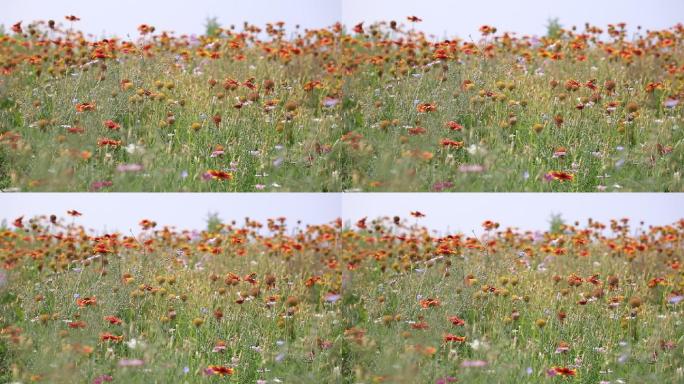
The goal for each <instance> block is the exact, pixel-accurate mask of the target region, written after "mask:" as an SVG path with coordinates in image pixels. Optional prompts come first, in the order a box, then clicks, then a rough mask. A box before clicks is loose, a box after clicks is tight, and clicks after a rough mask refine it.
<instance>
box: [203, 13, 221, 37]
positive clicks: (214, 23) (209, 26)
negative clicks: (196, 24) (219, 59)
mask: <svg viewBox="0 0 684 384" xmlns="http://www.w3.org/2000/svg"><path fill="white" fill-rule="evenodd" d="M204 34H205V35H206V36H210V37H218V36H219V35H221V24H220V23H219V22H218V18H217V17H208V18H207V20H206V21H205V23H204Z"/></svg>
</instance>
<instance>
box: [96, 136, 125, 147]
mask: <svg viewBox="0 0 684 384" xmlns="http://www.w3.org/2000/svg"><path fill="white" fill-rule="evenodd" d="M120 145H121V140H114V139H108V138H106V137H105V138H101V139H99V140H98V141H97V146H98V147H113V148H117V147H119V146H120Z"/></svg>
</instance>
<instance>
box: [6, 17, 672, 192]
mask: <svg viewBox="0 0 684 384" xmlns="http://www.w3.org/2000/svg"><path fill="white" fill-rule="evenodd" d="M24 28H25V30H24V32H26V27H24ZM37 29H38V30H40V29H39V28H37ZM372 30H375V31H376V32H375V33H372V34H371V33H370V31H372ZM585 32H586V31H585ZM50 33H51V35H50V36H52V37H55V36H62V37H64V38H65V39H66V41H72V42H77V41H79V38H80V36H79V35H77V34H76V33H75V32H73V31H72V32H54V31H53V32H50ZM45 36H47V35H45ZM45 36H44V35H43V34H42V32H37V33H36V34H35V35H34V36H33V37H31V36H28V35H25V36H24V37H22V36H20V35H17V34H15V35H12V36H6V37H5V38H4V39H2V40H0V48H1V49H2V52H3V54H2V56H1V57H2V60H3V62H4V64H5V66H6V67H7V68H9V69H10V70H9V74H6V75H4V76H1V77H0V100H2V102H0V134H3V137H2V139H0V143H2V144H3V147H5V151H6V152H7V156H6V157H7V160H6V162H7V171H6V172H3V175H4V174H7V175H9V176H8V177H9V179H8V180H9V187H11V188H18V189H20V190H22V191H86V190H89V189H97V188H93V183H97V182H103V181H105V182H111V186H107V187H104V188H102V190H103V191H258V190H263V191H347V190H362V191H428V190H444V191H589V192H592V191H603V190H606V191H659V192H663V191H682V190H684V184H683V182H682V179H681V172H682V164H684V149H683V146H682V142H683V139H684V130H683V129H682V113H681V111H682V104H683V103H682V102H679V104H677V105H675V106H673V107H666V106H665V104H664V103H665V102H666V101H667V100H679V101H681V99H682V95H683V94H684V81H683V79H684V78H683V76H682V70H681V68H680V67H681V62H682V57H683V56H682V48H681V47H682V45H683V44H682V42H683V41H684V33H683V32H682V31H681V28H679V29H677V28H676V27H675V28H671V29H669V30H664V31H659V32H658V33H655V32H653V33H650V34H642V35H635V36H632V37H631V38H629V37H627V36H626V32H620V31H619V30H618V32H617V34H614V36H612V37H611V36H606V34H605V33H604V34H602V35H600V34H596V33H593V32H591V31H589V32H586V34H585V35H581V34H580V33H579V32H573V31H563V33H562V34H561V37H560V39H559V40H553V39H542V40H541V41H540V42H539V43H535V42H533V41H532V40H530V39H518V40H512V41H511V40H510V39H506V38H504V37H503V36H504V35H503V34H499V35H497V36H496V38H495V37H492V36H487V37H485V38H483V40H481V41H477V42H476V44H475V46H474V47H470V46H469V45H467V44H470V42H468V41H458V42H457V43H456V44H457V48H453V49H452V48H449V47H447V48H446V51H447V53H448V55H447V56H448V57H446V58H441V59H439V60H437V59H436V57H439V56H438V55H439V50H440V48H441V46H436V45H435V44H433V42H429V41H427V40H426V39H425V37H423V36H422V35H421V34H419V33H417V32H410V31H409V32H401V31H395V30H391V29H389V28H387V27H383V26H377V27H373V29H370V28H368V27H367V28H366V34H364V35H361V34H348V33H346V32H345V31H344V29H342V30H340V31H335V30H331V29H325V30H317V31H310V32H308V33H303V32H300V33H299V34H298V35H293V36H290V37H289V38H285V37H279V38H276V39H275V40H273V41H271V40H269V39H264V38H263V34H262V35H255V34H253V33H247V36H248V37H246V38H245V39H244V40H241V39H238V38H237V37H236V35H235V32H232V31H231V33H230V34H228V33H227V32H226V31H223V32H222V34H221V35H220V36H219V37H218V38H208V37H201V38H200V40H199V42H200V43H199V45H195V46H192V45H189V44H195V43H193V42H192V41H190V40H189V39H187V38H170V39H164V38H162V37H160V35H156V36H155V40H152V39H151V38H150V37H149V36H147V37H144V38H142V39H141V40H139V41H137V42H134V43H133V44H134V45H133V47H134V48H132V49H129V50H127V51H126V50H124V49H123V45H122V44H121V43H118V44H117V45H116V46H115V47H114V48H111V49H109V50H106V53H107V55H109V56H111V57H110V58H106V59H97V60H96V61H95V62H93V61H91V59H92V58H93V57H94V56H93V55H95V54H97V52H98V51H96V48H95V47H80V46H79V45H78V44H77V45H76V46H75V47H74V48H73V49H72V53H68V51H67V49H66V48H65V47H59V48H57V47H55V46H54V45H50V46H49V47H47V48H45V51H43V47H40V49H38V48H25V47H23V46H21V45H20V44H21V43H22V42H24V41H27V40H28V41H31V42H34V43H35V42H36V41H38V40H40V39H43V38H44V37H45ZM258 36H260V37H261V38H262V40H259V39H258ZM583 36H584V37H586V38H584V37H583ZM399 38H404V39H405V40H404V43H403V44H400V45H399V44H388V43H387V42H389V41H397V39H399ZM236 41H237V42H240V44H241V46H240V47H239V48H233V47H231V46H230V43H235V42H236ZM596 41H601V42H602V43H601V44H602V45H601V46H600V47H599V46H597V45H596V43H595V42H596ZM671 42H672V44H670V43H671ZM533 43H535V44H538V45H537V46H528V44H533ZM146 44H149V45H150V48H149V49H148V50H147V51H146V52H147V54H143V53H142V52H143V50H142V47H143V46H144V45H146ZM256 44H259V46H258V47H257V46H256ZM202 47H204V49H202ZM263 47H265V49H262V48H263ZM295 47H296V48H299V49H301V53H299V54H296V53H292V52H293V49H294V48H295ZM488 47H490V48H491V49H489V48H488ZM266 49H269V50H270V52H268V53H267V52H266ZM609 50H612V52H608V51H609ZM211 52H215V53H216V55H218V58H216V59H211V58H208V57H207V55H208V54H210V53H211ZM278 52H288V53H287V55H279V54H278ZM36 54H38V55H40V56H41V57H42V61H41V62H40V63H37V64H28V63H27V60H28V59H29V58H31V57H34V56H35V55H36ZM237 55H242V59H241V60H237V59H235V57H236V56H237ZM553 55H562V58H557V59H552V58H549V57H550V56H553ZM557 57H558V56H557ZM578 57H579V58H580V59H585V60H583V61H581V60H579V59H578ZM522 58H525V59H524V60H522ZM373 60H375V61H373ZM250 78H253V79H254V81H253V84H254V87H253V88H254V89H250V88H248V87H246V86H244V85H239V86H238V87H237V88H236V89H224V87H223V84H224V81H225V80H226V79H233V80H236V81H237V82H238V83H239V84H244V82H245V81H246V80H247V79H250ZM211 79H214V80H216V81H217V84H216V85H215V86H213V87H212V86H210V85H209V81H210V80H211ZM123 80H128V81H129V82H130V85H127V86H126V87H127V88H125V89H124V88H123V87H122V83H121V82H122V81H123ZM267 80H268V81H273V89H272V90H268V89H267V87H266V86H265V82H266V81H267ZM569 80H577V81H578V82H579V84H580V85H581V86H580V87H579V89H578V90H576V91H572V90H568V89H566V82H568V81H569ZM590 80H595V82H594V83H593V84H595V87H593V86H592V87H589V86H587V82H588V81H590ZM312 81H320V87H319V88H316V87H314V89H313V90H310V91H307V90H305V87H306V84H307V83H309V84H311V83H310V82H312ZM466 81H470V82H472V87H471V88H467V89H466V88H465V87H463V85H464V82H466ZM554 82H557V85H553V84H555V83H554ZM608 84H614V89H612V87H611V86H610V85H608ZM649 84H651V86H654V84H657V85H658V86H657V87H656V89H655V90H653V91H650V90H649V89H648V87H649ZM591 88H595V89H591ZM256 95H258V99H254V102H249V99H250V98H252V99H253V96H254V97H255V96H256ZM326 97H328V98H330V99H334V100H335V101H336V102H337V104H335V105H334V106H330V107H326V106H325V105H324V101H325V100H326ZM239 100H241V101H239ZM84 102H90V103H95V104H96V108H95V110H93V111H86V112H82V113H79V112H77V111H76V108H75V104H76V103H84ZM267 102H272V103H273V108H272V109H270V110H267V109H269V108H265V106H266V103H267ZM416 103H433V104H435V106H436V111H434V112H428V113H419V112H418V111H417V108H416ZM610 103H613V105H614V108H609V107H610V105H609V104H610ZM236 104H240V105H241V108H239V109H237V108H235V105H236ZM578 104H582V105H583V106H584V107H583V109H582V110H579V109H577V106H578ZM287 107H290V110H288V108H287ZM609 109H611V110H610V111H609ZM216 115H220V116H221V122H220V124H218V125H216V124H215V123H214V122H213V117H214V116H216ZM556 116H561V117H562V119H563V122H562V124H560V125H557V124H556V123H555V121H554V118H555V117H556ZM106 120H113V121H114V122H116V123H117V124H119V125H120V126H121V128H120V129H119V130H117V131H111V130H109V129H108V128H106V127H105V126H104V125H103V123H104V121H106ZM448 121H455V122H458V123H459V124H461V125H462V126H463V127H464V128H463V129H462V130H461V131H451V130H449V129H448V128H446V127H445V123H446V122H448ZM169 122H171V123H169ZM193 124H196V127H199V128H198V130H197V131H195V130H194V129H192V128H191V126H192V125H193ZM66 126H69V127H74V126H78V127H81V128H83V129H84V132H83V133H68V132H67V128H65V127H66ZM416 126H420V127H423V128H425V130H426V131H425V133H424V134H421V135H410V134H409V128H413V127H416ZM105 137H106V138H111V139H114V140H120V141H121V146H120V147H118V148H99V147H98V146H97V142H98V140H99V139H100V138H105ZM442 139H450V140H454V141H458V142H463V147H462V148H451V149H448V148H444V147H442V146H441V145H440V141H441V140H442ZM217 146H222V147H223V151H224V153H223V155H221V156H217V157H211V154H212V151H214V149H216V148H217ZM561 147H562V148H564V149H565V156H562V157H558V156H556V157H554V152H557V150H558V149H560V148H561ZM127 149H128V150H127ZM83 151H88V153H90V154H91V155H92V156H91V157H90V158H89V159H88V160H84V159H83V158H82V157H81V154H82V152H83ZM257 151H258V152H257ZM126 164H136V165H141V166H142V168H143V169H142V170H141V171H137V172H119V171H117V166H120V165H126ZM464 165H465V166H468V165H478V166H481V167H482V170H481V171H479V172H464V169H465V167H462V166H464ZM210 169H217V170H224V171H228V172H231V173H232V175H233V178H232V180H209V181H206V180H203V177H202V176H203V175H204V174H205V172H207V171H208V170H210ZM551 171H563V172H566V173H569V174H571V175H573V176H574V180H572V181H566V182H561V181H558V180H552V181H547V180H546V177H545V176H546V175H547V174H548V173H549V172H551ZM185 175H187V176H185ZM5 184H6V183H5ZM257 186H258V187H257ZM3 187H4V188H7V186H3Z"/></svg>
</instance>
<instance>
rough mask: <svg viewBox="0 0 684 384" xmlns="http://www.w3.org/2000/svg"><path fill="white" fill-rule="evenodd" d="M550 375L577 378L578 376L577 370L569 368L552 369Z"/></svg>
mask: <svg viewBox="0 0 684 384" xmlns="http://www.w3.org/2000/svg"><path fill="white" fill-rule="evenodd" d="M549 374H550V375H551V376H555V375H560V376H575V375H576V374H577V370H576V369H572V368H568V367H552V368H551V369H550V370H549Z"/></svg>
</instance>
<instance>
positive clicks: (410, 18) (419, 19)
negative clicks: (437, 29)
mask: <svg viewBox="0 0 684 384" xmlns="http://www.w3.org/2000/svg"><path fill="white" fill-rule="evenodd" d="M406 19H407V20H408V21H410V22H412V23H420V22H421V21H423V19H421V18H419V17H418V16H408V17H407V18H406Z"/></svg>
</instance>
